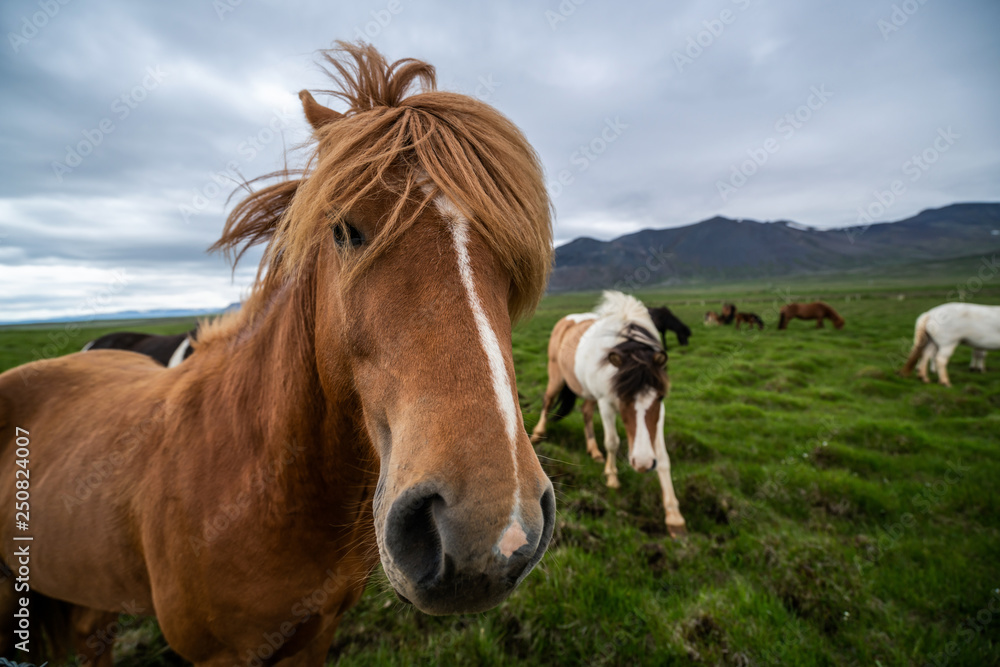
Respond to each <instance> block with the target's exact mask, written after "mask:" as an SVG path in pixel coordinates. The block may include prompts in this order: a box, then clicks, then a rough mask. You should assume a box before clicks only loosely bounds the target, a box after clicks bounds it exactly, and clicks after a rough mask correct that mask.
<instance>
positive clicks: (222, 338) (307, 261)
mask: <svg viewBox="0 0 1000 667" xmlns="http://www.w3.org/2000/svg"><path fill="white" fill-rule="evenodd" d="M326 57H327V59H328V61H329V63H330V64H331V66H332V68H333V70H334V76H335V80H336V81H337V84H338V85H337V89H336V90H335V91H333V94H334V95H335V96H337V97H339V98H340V99H341V100H343V101H345V102H346V106H347V107H348V108H347V111H346V112H345V113H338V112H336V111H334V110H331V109H329V108H326V107H324V106H321V105H320V104H318V103H317V102H316V101H315V100H314V99H313V97H312V96H311V95H310V94H309V93H308V92H306V91H303V92H302V93H300V97H301V99H302V102H303V106H304V110H305V116H306V118H307V119H308V121H309V123H310V124H311V125H312V127H313V128H314V136H315V139H316V142H317V147H316V150H315V152H314V154H313V155H312V157H311V159H310V161H309V163H308V166H307V168H306V170H305V171H304V172H301V173H299V174H298V177H297V178H296V177H293V175H292V174H286V175H285V178H284V180H282V181H280V182H278V183H277V184H274V185H271V186H269V187H266V188H263V189H261V190H259V191H257V192H256V193H254V194H252V195H250V196H249V197H248V198H247V199H245V200H244V201H242V202H241V203H240V204H239V205H238V206H237V207H236V209H235V210H234V211H233V213H232V214H231V216H230V218H229V220H228V222H227V224H226V229H225V232H224V234H223V236H222V238H221V239H220V240H219V241H218V242H217V243H216V247H217V248H222V249H228V250H231V251H233V252H234V253H236V254H237V258H238V257H239V255H240V254H242V252H243V251H245V250H246V248H247V247H248V246H249V245H252V244H254V243H263V242H266V243H267V251H266V253H265V258H264V261H263V262H262V265H261V270H260V272H259V274H258V278H257V281H256V283H255V286H254V289H253V292H252V294H251V296H250V297H249V299H248V300H247V302H246V303H245V305H244V307H243V309H242V310H241V311H240V312H238V313H234V314H231V315H227V316H225V317H223V318H222V319H221V320H219V321H217V322H214V323H212V324H211V325H209V326H208V327H206V328H203V330H202V332H201V335H200V336H199V338H200V341H199V343H198V345H197V353H196V354H194V355H193V356H192V357H191V358H190V359H189V360H187V361H185V362H184V363H183V364H180V365H179V366H177V367H176V368H172V369H164V368H163V367H162V366H160V365H159V364H157V363H156V362H154V361H152V360H151V359H148V358H145V357H142V356H139V355H136V354H133V353H129V352H122V351H116V350H94V351H90V352H86V353H78V354H73V355H69V356H66V357H62V358H58V359H51V360H45V361H38V362H34V363H32V364H28V365H25V366H21V367H19V368H15V369H12V370H10V371H8V372H7V373H4V374H3V375H0V422H2V423H0V434H2V435H0V438H2V439H0V502H2V503H3V512H4V513H5V518H4V521H3V522H2V523H0V539H2V547H0V554H2V559H3V561H4V562H5V563H6V564H7V565H10V566H12V567H16V563H17V562H18V561H17V556H15V548H16V546H18V545H20V544H22V543H21V542H14V541H12V538H13V537H14V536H15V535H24V534H30V535H31V536H32V537H33V538H34V541H33V542H31V543H30V546H31V553H32V556H31V587H32V589H33V590H34V591H35V592H36V593H38V594H41V595H43V596H46V597H47V598H55V599H58V600H63V601H66V602H68V603H72V604H74V605H77V608H78V609H81V608H82V609H90V610H96V611H97V612H112V613H113V612H118V611H122V610H123V609H126V608H128V607H129V606H131V607H132V608H138V609H142V610H145V612H146V613H155V615H156V617H157V619H158V620H159V623H160V627H161V628H162V630H163V634H164V636H165V638H166V640H167V641H168V642H169V644H170V645H171V647H172V648H173V649H174V650H176V651H177V652H178V653H179V654H181V655H182V656H184V657H185V658H187V659H188V660H190V661H192V662H194V663H195V664H197V665H210V666H215V665H220V666H221V665H226V666H229V665H234V664H248V663H251V664H268V665H273V664H278V663H280V664H281V665H321V664H323V662H324V659H325V656H326V654H327V651H328V649H329V647H330V644H331V641H332V639H333V635H334V632H335V630H336V627H337V623H338V622H339V620H340V618H341V616H342V615H343V614H344V612H345V611H346V610H347V609H349V608H350V607H351V606H352V605H353V604H354V603H356V602H357V600H358V598H359V597H360V596H361V594H362V591H363V590H364V586H365V582H366V580H367V579H368V576H369V574H370V573H371V571H372V569H373V568H374V567H375V565H376V564H377V563H378V562H379V560H381V562H382V565H383V567H384V569H385V572H386V575H387V577H388V580H389V583H390V584H391V585H392V586H393V588H394V589H395V590H396V592H397V594H398V595H399V596H400V597H401V598H404V599H405V600H407V601H410V602H412V603H413V604H414V605H415V606H416V607H417V608H418V609H420V610H422V611H424V612H427V613H431V614H450V613H473V612H479V611H483V610H485V609H489V608H491V607H493V606H495V605H497V604H499V603H500V602H501V601H503V600H504V599H505V598H506V597H507V596H508V595H509V594H510V593H511V591H513V590H514V588H515V587H516V586H517V585H518V583H520V581H521V580H522V579H523V578H524V577H525V576H526V575H527V574H528V572H529V571H530V570H531V569H532V568H533V567H534V566H535V565H536V564H537V563H538V561H539V560H540V559H541V557H542V554H543V552H544V551H545V549H546V546H547V545H548V542H549V540H550V538H551V535H552V528H553V519H554V514H555V509H554V496H553V491H552V485H551V483H550V482H549V480H548V478H547V477H546V476H545V474H544V472H543V470H542V468H541V465H540V464H539V462H538V458H537V457H536V455H535V453H534V451H533V449H532V447H531V444H530V442H529V441H528V435H527V433H526V432H525V429H524V425H523V422H522V419H521V413H520V411H519V409H518V403H517V389H516V387H515V385H514V363H513V355H512V350H511V326H512V322H514V321H515V320H516V319H517V318H519V317H520V316H523V315H525V314H526V313H528V312H530V311H531V310H532V309H533V308H534V306H535V304H536V303H537V301H538V299H539V298H540V297H541V295H542V292H543V290H544V287H545V280H546V276H547V274H548V271H549V269H550V266H551V258H552V250H551V248H552V230H551V223H550V204H549V199H548V196H547V194H546V190H545V185H544V182H543V178H542V170H541V168H540V165H539V162H538V159H537V157H536V155H535V153H534V151H533V150H532V149H531V147H530V145H529V144H528V142H527V140H526V139H525V138H524V136H523V135H522V133H521V132H520V131H519V130H518V129H517V128H516V127H515V126H514V125H513V124H512V123H511V122H510V121H509V120H507V119H506V118H505V117H504V116H502V115H501V114H500V113H499V112H497V111H496V110H495V109H493V108H492V107H490V106H488V105H486V104H484V103H482V102H480V101H478V100H475V99H473V98H470V97H466V96H464V95H459V94H454V93H446V92H438V91H436V90H434V79H435V76H434V69H433V68H432V67H431V66H430V65H428V64H426V63H423V62H420V61H416V60H412V59H406V60H400V61H397V62H396V63H393V64H389V63H387V62H386V60H385V59H384V58H383V57H382V56H381V55H380V54H379V53H378V52H377V51H375V50H374V48H372V47H370V46H366V45H348V44H343V43H341V44H340V49H338V50H337V51H333V52H327V53H326ZM417 83H422V84H423V86H422V88H423V90H422V91H419V92H413V91H412V90H411V88H413V87H414V86H415V84H417ZM18 429H20V430H18ZM15 434H16V435H17V436H19V437H20V438H22V439H21V440H17V441H15ZM25 451H26V452H28V453H30V472H31V476H30V483H31V484H30V498H31V517H32V519H33V521H32V523H31V524H30V533H23V532H21V531H19V530H15V518H14V501H15V496H14V493H15V484H14V479H15V478H14V475H15V471H16V470H20V468H18V467H17V466H16V465H15V458H16V457H20V456H21V455H22V454H24V453H25ZM18 452H20V453H18ZM11 584H12V582H11V580H10V579H8V580H7V581H6V582H5V583H4V588H3V589H2V592H0V619H2V620H0V623H2V628H0V630H2V633H0V634H2V639H3V640H4V641H6V642H8V645H9V642H10V640H11V636H12V633H13V630H14V627H13V624H12V621H13V619H14V616H13V613H14V610H15V608H16V606H17V594H15V593H14V590H13V588H12V586H11ZM32 604H34V603H32ZM80 616H81V617H83V616H85V614H80ZM97 618H98V619H101V618H102V616H101V614H100V613H98V614H97ZM32 619H33V620H41V619H37V618H36V616H32ZM83 620H86V619H85V618H84V619H83ZM83 620H82V621H81V622H83Z"/></svg>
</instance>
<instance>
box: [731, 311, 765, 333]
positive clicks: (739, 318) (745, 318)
mask: <svg viewBox="0 0 1000 667" xmlns="http://www.w3.org/2000/svg"><path fill="white" fill-rule="evenodd" d="M734 321H735V322H736V329H737V331H738V330H739V328H740V325H741V324H748V325H750V328H751V329H753V328H754V326H755V325H756V327H757V328H758V329H760V330H761V331H763V330H764V320H762V319H760V316H759V315H757V313H744V312H739V313H736V319H735V320H734Z"/></svg>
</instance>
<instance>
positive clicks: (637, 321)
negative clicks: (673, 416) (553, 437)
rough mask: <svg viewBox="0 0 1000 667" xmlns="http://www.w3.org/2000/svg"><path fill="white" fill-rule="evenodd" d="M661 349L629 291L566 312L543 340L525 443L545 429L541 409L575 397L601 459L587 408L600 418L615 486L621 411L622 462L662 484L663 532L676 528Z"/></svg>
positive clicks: (562, 405)
mask: <svg viewBox="0 0 1000 667" xmlns="http://www.w3.org/2000/svg"><path fill="white" fill-rule="evenodd" d="M666 363H667V355H666V352H665V351H664V349H663V348H662V347H661V346H660V339H659V335H658V332H657V329H656V327H655V326H654V325H653V322H652V320H651V319H650V316H649V312H648V311H647V309H646V307H645V306H644V305H643V304H642V303H641V302H640V301H639V300H638V299H636V298H635V297H632V296H627V295H625V294H622V293H621V292H605V293H604V297H603V299H602V300H601V303H600V304H599V305H598V306H597V308H596V309H595V310H594V312H592V313H582V314H576V315H567V316H566V317H564V318H562V319H561V320H559V322H558V323H557V324H556V326H555V328H554V329H553V330H552V337H551V338H550V339H549V363H548V373H549V381H548V386H547V387H546V389H545V399H544V401H543V404H542V416H541V419H540V420H539V422H538V425H537V426H535V430H534V431H533V432H532V441H533V442H538V441H540V440H541V439H542V437H543V436H544V435H545V425H546V419H547V416H548V412H549V410H550V409H551V408H553V406H555V407H556V412H555V415H554V417H555V418H556V419H558V418H559V417H562V416H566V415H567V414H569V412H570V410H572V408H573V403H574V402H575V401H576V397H577V396H580V397H582V398H583V408H582V410H583V423H584V429H585V432H586V436H587V452H589V453H590V455H591V456H592V457H593V458H594V460H596V461H604V460H605V459H604V456H603V455H602V454H601V450H600V449H598V447H597V438H596V436H595V435H594V408H595V407H596V408H597V409H598V410H599V411H600V413H601V422H602V423H603V424H604V449H605V451H607V454H608V455H607V461H606V462H605V464H604V474H605V476H606V477H607V484H608V486H610V487H611V488H618V486H619V482H618V467H617V464H616V461H615V458H616V456H617V454H618V447H619V437H618V428H617V416H618V415H619V414H620V415H621V416H622V421H623V422H624V424H625V434H626V436H627V439H628V460H629V464H631V466H632V467H633V468H634V469H635V470H637V471H638V472H646V471H648V470H653V469H655V470H656V472H657V474H658V475H659V477H660V486H661V488H662V490H663V506H664V509H665V511H666V523H667V529H668V530H669V531H670V534H671V536H674V537H676V536H678V535H680V534H682V533H684V530H685V526H684V517H683V516H681V513H680V506H679V503H678V501H677V495H676V494H675V493H674V485H673V481H672V480H671V478H670V457H669V456H668V455H667V447H666V442H665V440H664V434H663V428H664V416H665V409H664V406H663V399H664V398H665V397H666V395H667V392H668V391H669V387H670V381H669V379H668V377H667V372H666Z"/></svg>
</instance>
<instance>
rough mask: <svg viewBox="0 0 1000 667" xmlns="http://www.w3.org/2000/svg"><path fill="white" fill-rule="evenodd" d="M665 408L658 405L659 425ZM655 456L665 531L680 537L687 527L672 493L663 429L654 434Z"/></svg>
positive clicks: (674, 494) (668, 459) (672, 485)
mask: <svg viewBox="0 0 1000 667" xmlns="http://www.w3.org/2000/svg"><path fill="white" fill-rule="evenodd" d="M664 411H665V408H664V407H663V405H662V404H661V405H660V423H661V424H662V423H663V412H664ZM653 451H654V453H655V454H656V474H657V475H659V477H660V488H661V489H662V490H663V509H664V511H665V512H666V521H667V531H668V532H669V533H670V537H675V538H676V537H680V536H681V535H684V534H685V533H687V525H686V523H685V522H684V517H683V516H681V507H680V502H679V501H678V500H677V494H676V493H675V492H674V481H673V479H672V478H671V477H670V456H669V455H668V454H667V443H666V439H665V438H664V436H663V429H660V432H659V433H657V434H656V444H655V446H654V449H653Z"/></svg>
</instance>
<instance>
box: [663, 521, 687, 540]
mask: <svg viewBox="0 0 1000 667" xmlns="http://www.w3.org/2000/svg"><path fill="white" fill-rule="evenodd" d="M667 532H668V533H670V537H671V538H672V539H675V540H677V539H680V538H682V537H686V536H687V532H688V531H687V526H686V525H685V524H683V523H682V524H679V525H676V526H671V525H670V524H669V523H668V524H667Z"/></svg>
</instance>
